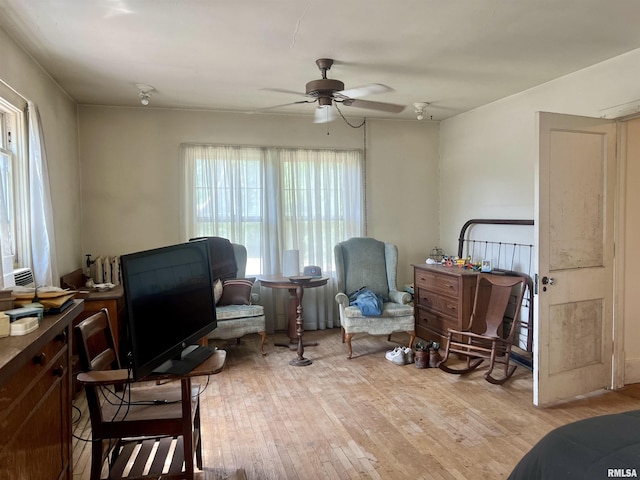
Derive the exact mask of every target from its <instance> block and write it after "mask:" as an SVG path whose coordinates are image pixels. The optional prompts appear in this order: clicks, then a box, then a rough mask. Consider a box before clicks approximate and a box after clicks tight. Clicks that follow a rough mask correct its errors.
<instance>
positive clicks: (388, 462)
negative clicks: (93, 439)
mask: <svg viewBox="0 0 640 480" xmlns="http://www.w3.org/2000/svg"><path fill="white" fill-rule="evenodd" d="M276 339H278V340H283V339H284V336H283V335H272V336H270V337H269V339H268V341H267V347H265V349H266V350H267V351H268V355H267V356H266V357H263V356H261V355H260V354H259V353H258V336H257V335H255V336H253V335H251V336H248V337H245V338H244V339H242V342H241V343H240V344H239V345H236V344H231V345H224V344H217V345H218V346H220V347H221V348H225V350H227V365H226V367H225V370H224V371H223V372H222V373H221V374H219V375H216V376H212V377H211V379H210V382H209V385H208V388H207V389H206V391H205V392H204V394H203V395H202V398H201V410H202V429H203V442H204V465H205V468H204V471H202V472H199V474H198V478H199V479H206V480H214V479H216V480H217V479H232V480H254V479H255V480H257V479H260V480H262V479H273V480H283V479H287V480H289V479H291V480H296V479H300V480H313V479H322V480H324V479H339V480H344V479H393V480H401V479H402V480H404V479H442V480H444V479H492V480H493V479H500V478H506V477H507V476H508V474H509V473H510V471H511V469H512V468H513V467H514V465H515V464H516V463H517V462H518V460H519V459H520V458H521V457H522V455H523V454H524V453H525V452H526V451H527V450H529V449H530V448H531V447H532V446H533V445H534V444H535V443H536V442H537V441H538V440H539V439H540V438H541V437H542V436H543V435H545V434H546V433H547V432H549V431H550V430H552V429H553V428H555V427H558V426H560V425H564V424H566V423H569V422H572V421H575V420H579V419H583V418H588V417H592V416H596V415H602V414H606V413H615V412H621V411H627V410H634V409H640V385H633V386H629V387H625V388H624V389H622V390H619V391H616V392H601V393H599V394H593V395H589V396H585V397H581V398H579V399H577V400H574V401H572V402H568V403H564V404H561V405H557V406H554V407H552V408H546V409H542V408H537V407H534V406H533V405H532V373H531V372H530V371H528V370H526V369H524V368H522V367H519V368H518V369H517V370H516V373H515V374H514V376H513V377H512V379H511V380H510V381H509V382H507V383H506V384H505V385H503V386H496V385H492V384H490V383H488V382H486V381H485V380H484V378H483V376H482V375H483V373H482V369H480V370H478V371H476V372H474V373H472V374H470V375H467V376H462V377H460V376H457V375H450V374H447V373H444V372H442V371H441V370H439V369H417V368H415V366H413V365H406V366H397V365H394V364H392V363H390V362H388V361H386V360H385V358H384V353H385V351H387V350H389V349H391V348H393V346H395V345H397V344H406V342H407V340H408V336H407V335H404V334H396V335H394V337H393V338H392V343H389V342H387V339H386V337H374V336H369V335H364V334H363V335H356V337H355V338H354V340H353V346H354V358H353V359H352V360H347V359H346V355H347V351H346V346H345V345H343V344H342V343H341V340H340V331H339V330H337V329H334V330H327V331H319V332H307V333H306V334H305V339H307V340H317V341H319V345H318V346H316V347H307V348H306V349H305V357H307V358H310V359H312V360H313V364H312V365H310V366H306V367H293V366H290V365H289V360H291V359H292V358H294V357H295V356H296V355H295V352H293V351H290V350H288V349H286V348H280V347H274V346H273V342H274V340H276ZM203 383H204V382H203ZM75 403H76V405H77V407H78V410H76V411H74V418H75V419H76V420H77V423H76V425H75V432H76V435H78V436H81V437H84V438H87V437H90V429H89V426H88V413H87V412H86V402H84V401H83V395H80V396H79V397H78V398H77V399H76V402H75ZM78 417H79V418H78ZM89 464H90V456H89V447H88V445H87V444H86V443H84V442H81V441H79V440H76V439H74V479H75V480H81V479H82V480H84V479H88V478H89V474H88V472H89Z"/></svg>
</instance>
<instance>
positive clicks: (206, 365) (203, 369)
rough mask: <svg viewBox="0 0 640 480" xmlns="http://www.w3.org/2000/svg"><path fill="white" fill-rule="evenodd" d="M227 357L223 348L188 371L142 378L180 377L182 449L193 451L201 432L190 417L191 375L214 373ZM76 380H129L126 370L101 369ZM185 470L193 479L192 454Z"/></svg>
mask: <svg viewBox="0 0 640 480" xmlns="http://www.w3.org/2000/svg"><path fill="white" fill-rule="evenodd" d="M226 358H227V352H225V351H224V350H216V351H215V352H213V355H211V356H210V357H209V358H207V359H206V360H205V361H204V362H202V363H201V364H200V365H198V366H197V367H196V368H194V369H193V370H191V371H190V372H188V373H185V374H182V375H171V374H161V375H156V374H153V375H149V376H148V377H146V378H145V379H144V380H150V381H156V380H162V379H178V378H179V379H180V383H181V390H182V418H183V419H187V420H186V423H183V428H184V429H185V430H186V429H188V430H189V434H186V433H187V432H185V434H183V435H182V438H183V442H184V444H183V445H184V451H185V452H193V450H194V449H193V446H194V444H196V443H197V441H198V436H200V435H201V432H199V431H198V432H195V431H193V427H192V423H191V419H192V418H193V412H192V410H191V379H192V378H193V377H201V376H208V375H215V374H217V373H220V372H221V371H222V370H223V368H224V364H225V361H226ZM78 381H79V382H81V383H83V384H85V383H86V384H92V385H94V386H100V385H118V384H124V383H128V382H129V381H130V378H129V372H128V371H127V370H103V371H92V372H83V373H80V374H78ZM184 462H185V470H184V478H187V479H193V478H194V477H193V471H194V464H193V455H184ZM181 478H182V477H181Z"/></svg>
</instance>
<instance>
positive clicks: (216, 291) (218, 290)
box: [213, 279, 223, 305]
mask: <svg viewBox="0 0 640 480" xmlns="http://www.w3.org/2000/svg"><path fill="white" fill-rule="evenodd" d="M222 288H223V287H222V280H220V279H218V280H216V283H215V285H214V286H213V298H215V300H216V305H217V304H218V302H219V301H220V299H221V298H222Z"/></svg>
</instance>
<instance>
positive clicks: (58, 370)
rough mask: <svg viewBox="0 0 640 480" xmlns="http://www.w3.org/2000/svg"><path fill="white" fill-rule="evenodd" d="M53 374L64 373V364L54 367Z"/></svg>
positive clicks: (57, 375) (61, 374)
mask: <svg viewBox="0 0 640 480" xmlns="http://www.w3.org/2000/svg"><path fill="white" fill-rule="evenodd" d="M53 374H54V375H55V376H56V377H62V376H63V375H64V365H58V366H57V367H56V368H54V369H53Z"/></svg>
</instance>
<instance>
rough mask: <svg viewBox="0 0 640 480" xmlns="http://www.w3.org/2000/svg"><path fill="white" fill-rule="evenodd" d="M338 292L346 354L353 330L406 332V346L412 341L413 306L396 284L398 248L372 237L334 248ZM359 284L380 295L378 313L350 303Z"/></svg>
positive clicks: (413, 334)
mask: <svg viewBox="0 0 640 480" xmlns="http://www.w3.org/2000/svg"><path fill="white" fill-rule="evenodd" d="M334 254H335V260H336V271H337V275H338V294H337V295H336V302H338V306H339V309H340V323H341V326H342V342H343V343H344V342H346V343H347V347H348V349H349V356H348V357H347V358H351V356H352V354H353V350H352V348H351V338H352V337H353V335H354V334H356V333H368V334H370V335H389V336H390V335H391V334H392V333H395V332H408V333H409V336H410V338H409V347H412V346H413V341H414V340H415V337H416V333H415V319H414V316H413V307H412V306H410V305H408V303H409V302H410V301H411V295H410V294H408V293H406V292H400V291H398V289H397V286H396V278H397V277H396V270H397V267H398V248H397V247H396V246H395V245H392V244H390V243H385V242H381V241H379V240H376V239H374V238H364V237H362V238H351V239H349V240H347V241H345V242H340V243H338V244H337V245H336V246H335V247H334ZM361 287H368V288H369V289H370V290H372V291H373V292H374V293H377V294H378V295H380V296H382V298H384V299H385V300H386V301H385V302H384V304H383V308H382V314H381V315H380V316H371V317H367V316H364V315H363V314H362V312H361V311H360V309H359V308H358V307H356V306H349V295H350V294H351V293H353V292H355V291H357V290H358V289H360V288H361Z"/></svg>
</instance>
